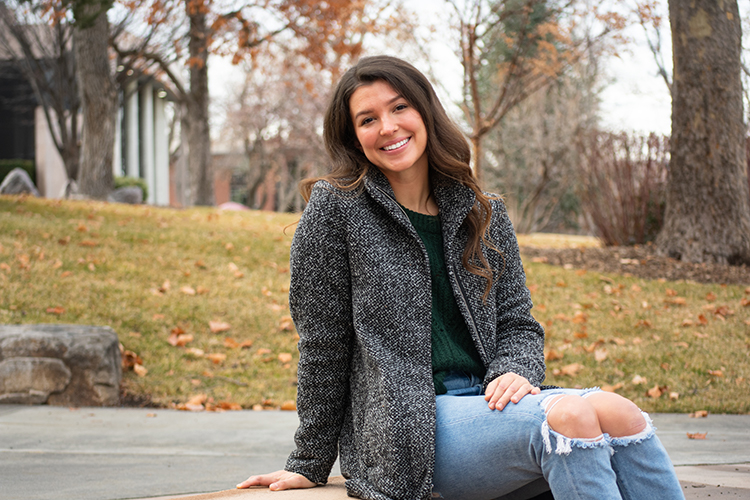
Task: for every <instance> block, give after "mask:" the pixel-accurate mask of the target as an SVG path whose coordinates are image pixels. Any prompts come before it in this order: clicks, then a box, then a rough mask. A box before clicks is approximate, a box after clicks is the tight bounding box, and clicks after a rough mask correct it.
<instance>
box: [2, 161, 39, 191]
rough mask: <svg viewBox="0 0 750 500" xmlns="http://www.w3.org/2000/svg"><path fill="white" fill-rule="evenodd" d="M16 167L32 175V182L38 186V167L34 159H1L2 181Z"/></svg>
mask: <svg viewBox="0 0 750 500" xmlns="http://www.w3.org/2000/svg"><path fill="white" fill-rule="evenodd" d="M14 168H22V169H24V170H26V173H27V174H29V177H31V182H33V183H34V185H35V186H36V167H35V166H34V161H33V160H0V183H2V182H3V180H4V179H5V176H6V175H8V174H9V173H10V171H11V170H13V169H14Z"/></svg>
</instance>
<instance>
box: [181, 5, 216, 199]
mask: <svg viewBox="0 0 750 500" xmlns="http://www.w3.org/2000/svg"><path fill="white" fill-rule="evenodd" d="M186 6H187V14H188V17H189V18H190V42H189V50H190V59H189V60H188V66H189V70H190V91H189V92H188V95H187V113H188V116H187V121H188V123H189V128H188V137H189V141H190V146H189V147H190V156H189V157H188V169H189V171H190V183H191V189H190V192H191V193H192V194H193V195H194V197H195V198H194V199H192V200H191V201H192V202H193V204H195V205H213V204H214V179H213V175H212V171H211V137H210V131H209V128H208V65H207V62H208V48H209V47H208V41H209V37H210V31H209V27H208V25H207V22H206V14H205V11H206V10H207V9H206V8H205V7H204V5H203V1H202V0H188V1H187V3H186Z"/></svg>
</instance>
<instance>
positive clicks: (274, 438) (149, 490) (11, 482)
mask: <svg viewBox="0 0 750 500" xmlns="http://www.w3.org/2000/svg"><path fill="white" fill-rule="evenodd" d="M652 418H653V419H654V423H655V424H656V426H657V428H658V432H657V434H658V435H659V437H660V438H661V440H662V442H663V443H664V445H665V447H666V448H667V451H668V452H669V454H670V457H672V461H673V462H674V464H675V465H676V466H677V473H678V476H679V478H680V481H681V482H682V484H683V486H684V487H685V489H684V491H685V496H686V497H687V498H688V499H703V498H709V497H710V498H715V497H716V496H719V495H721V496H722V497H727V498H746V499H750V415H709V416H708V418H701V419H694V418H689V417H688V416H687V415H678V414H656V415H652ZM296 426H297V416H296V414H295V413H293V412H276V411H272V412H253V411H239V412H226V413H188V412H179V411H173V410H154V409H133V408H80V409H73V410H71V409H68V408H59V407H50V406H13V405H0V498H2V499H3V500H21V499H23V500H46V499H49V500H53V499H54V500H61V499H75V500H121V499H133V498H148V497H160V496H162V497H163V496H168V495H186V494H194V493H204V492H215V491H220V490H227V489H231V488H234V485H235V484H237V483H238V482H240V481H241V480H244V479H245V478H247V476H249V475H251V474H256V473H262V472H269V471H272V470H277V469H280V468H282V467H283V466H284V463H285V461H286V457H287V454H288V453H289V452H290V451H291V449H292V447H293V442H292V437H293V434H294V430H295V429H296ZM688 432H690V433H695V432H707V433H708V435H707V439H705V440H691V439H688V438H687V435H686V434H687V433H688ZM338 474H339V471H338V470H337V468H335V469H334V471H333V475H338Z"/></svg>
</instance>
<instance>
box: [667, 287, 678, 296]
mask: <svg viewBox="0 0 750 500" xmlns="http://www.w3.org/2000/svg"><path fill="white" fill-rule="evenodd" d="M666 293H667V297H676V296H677V292H676V291H674V290H672V289H671V288H667V290H666Z"/></svg>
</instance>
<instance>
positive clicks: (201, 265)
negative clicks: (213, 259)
mask: <svg viewBox="0 0 750 500" xmlns="http://www.w3.org/2000/svg"><path fill="white" fill-rule="evenodd" d="M195 267H197V268H198V269H206V263H205V262H203V261H202V260H198V261H196V262H195Z"/></svg>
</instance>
